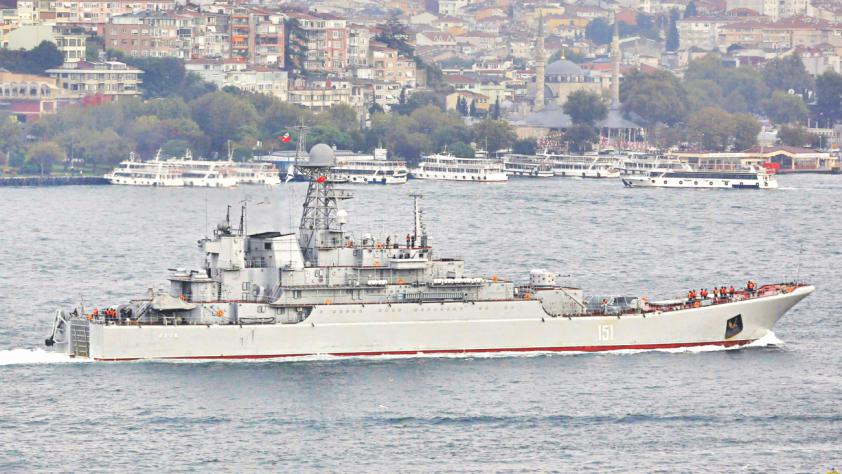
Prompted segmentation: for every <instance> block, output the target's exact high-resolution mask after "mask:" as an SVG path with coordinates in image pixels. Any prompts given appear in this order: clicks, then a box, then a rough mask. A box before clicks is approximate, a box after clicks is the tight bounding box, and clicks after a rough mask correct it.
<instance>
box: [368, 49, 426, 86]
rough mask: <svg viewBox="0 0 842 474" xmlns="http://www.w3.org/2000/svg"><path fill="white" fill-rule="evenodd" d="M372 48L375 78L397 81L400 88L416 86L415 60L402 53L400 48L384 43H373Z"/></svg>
mask: <svg viewBox="0 0 842 474" xmlns="http://www.w3.org/2000/svg"><path fill="white" fill-rule="evenodd" d="M370 50H371V61H370V63H371V66H372V70H373V79H375V80H378V81H385V82H394V83H397V84H399V88H400V87H410V88H414V87H415V86H416V79H415V74H416V72H415V61H414V60H412V59H408V58H406V57H404V56H402V55H400V54H399V53H398V50H396V49H394V48H389V47H387V46H386V45H384V44H382V43H372V44H371V47H370Z"/></svg>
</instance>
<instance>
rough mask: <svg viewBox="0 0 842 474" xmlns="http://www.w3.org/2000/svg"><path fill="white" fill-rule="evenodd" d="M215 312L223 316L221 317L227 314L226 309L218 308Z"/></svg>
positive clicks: (218, 316)
mask: <svg viewBox="0 0 842 474" xmlns="http://www.w3.org/2000/svg"><path fill="white" fill-rule="evenodd" d="M215 314H216V317H217V318H221V317H223V316H225V310H224V309H218V310H216V313H215Z"/></svg>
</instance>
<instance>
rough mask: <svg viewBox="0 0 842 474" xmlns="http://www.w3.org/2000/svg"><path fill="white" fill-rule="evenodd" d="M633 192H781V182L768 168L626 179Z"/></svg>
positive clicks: (694, 172)
mask: <svg viewBox="0 0 842 474" xmlns="http://www.w3.org/2000/svg"><path fill="white" fill-rule="evenodd" d="M623 184H624V185H625V186H626V187H629V188H638V187H640V188H685V189H687V188H689V189H746V188H747V189H777V187H778V180H777V178H776V177H775V175H774V174H773V173H770V172H768V171H767V170H766V169H765V168H759V169H749V170H734V171H667V172H657V173H654V172H653V173H650V174H649V175H648V176H629V177H626V178H623Z"/></svg>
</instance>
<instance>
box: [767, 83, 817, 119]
mask: <svg viewBox="0 0 842 474" xmlns="http://www.w3.org/2000/svg"><path fill="white" fill-rule="evenodd" d="M763 110H765V111H766V116H767V117H769V119H770V120H772V122H774V123H801V122H803V121H805V120H807V114H808V113H809V110H808V109H807V104H805V103H804V100H803V99H801V97H800V96H797V95H793V94H787V93H786V92H784V91H775V92H774V93H772V97H770V98H768V99H766V100H765V101H763Z"/></svg>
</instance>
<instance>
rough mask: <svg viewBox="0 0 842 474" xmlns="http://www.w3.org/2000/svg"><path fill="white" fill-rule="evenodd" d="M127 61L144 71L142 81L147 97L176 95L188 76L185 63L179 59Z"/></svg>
mask: <svg viewBox="0 0 842 474" xmlns="http://www.w3.org/2000/svg"><path fill="white" fill-rule="evenodd" d="M127 61H128V62H129V63H130V64H131V65H132V66H135V67H137V68H138V69H141V70H142V71H143V74H141V80H142V81H143V82H142V88H143V95H144V96H145V97H168V96H171V95H174V94H175V93H176V92H177V91H178V88H179V87H180V86H181V83H182V81H183V80H184V76H186V75H187V70H186V69H185V68H184V61H182V60H180V59H178V58H131V59H127Z"/></svg>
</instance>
